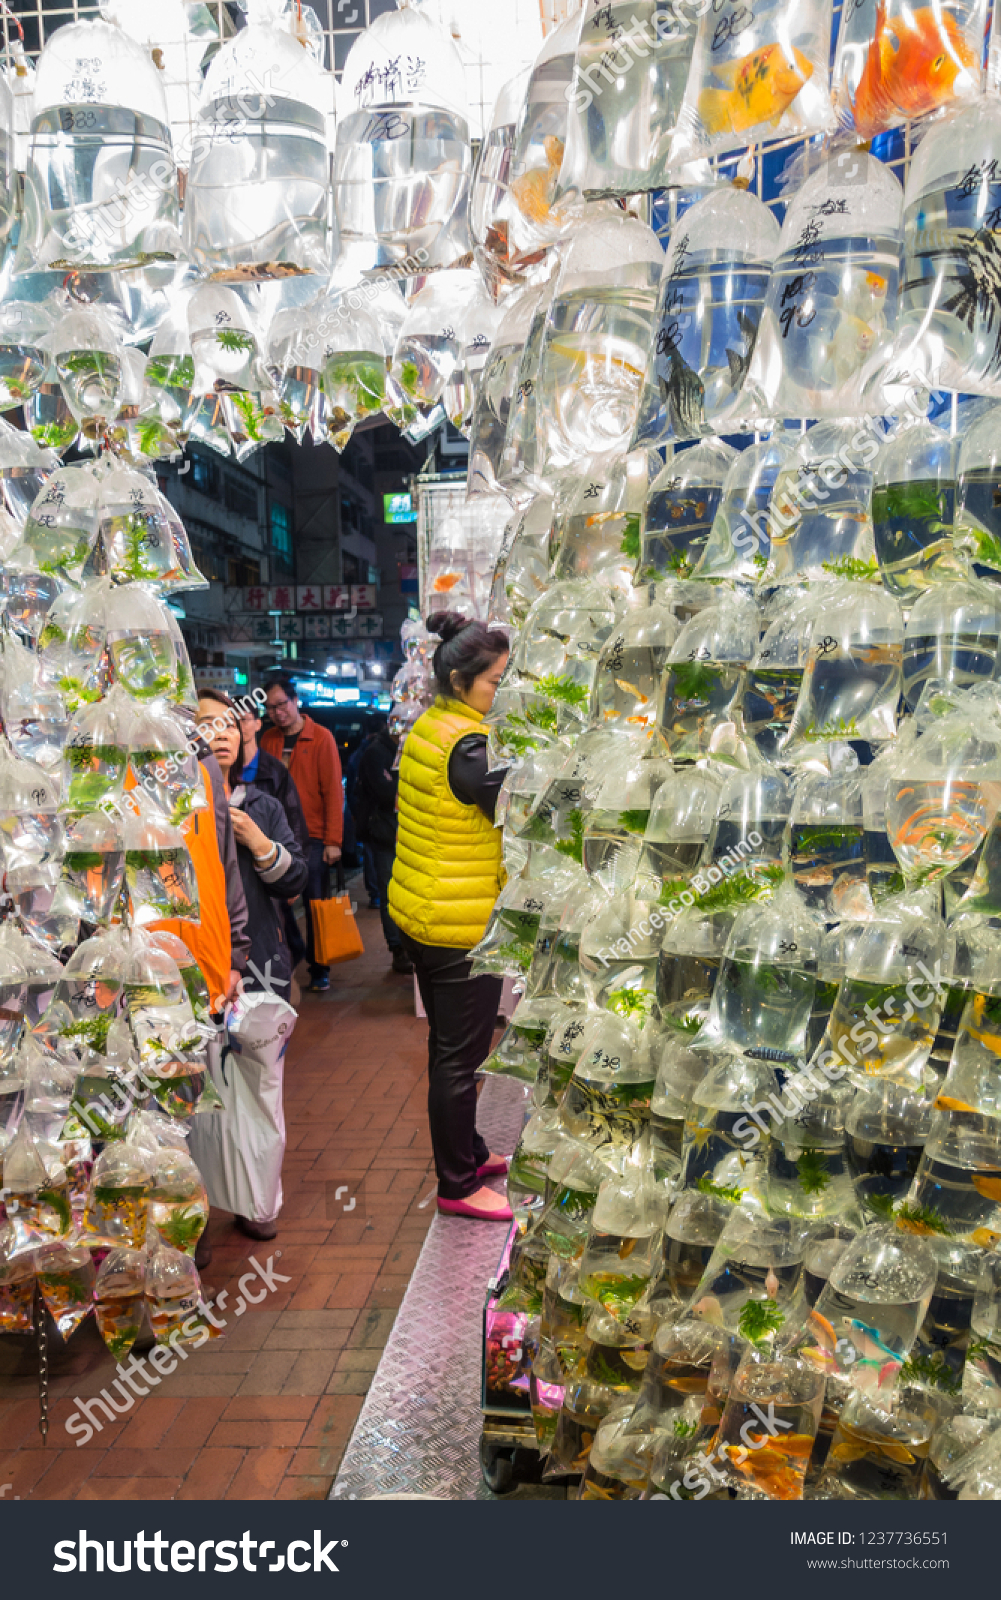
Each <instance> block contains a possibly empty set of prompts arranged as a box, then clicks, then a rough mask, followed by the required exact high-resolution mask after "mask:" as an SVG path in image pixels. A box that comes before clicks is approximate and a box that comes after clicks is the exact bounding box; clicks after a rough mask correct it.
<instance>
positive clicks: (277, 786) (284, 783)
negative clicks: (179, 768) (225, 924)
mask: <svg viewBox="0 0 1001 1600" xmlns="http://www.w3.org/2000/svg"><path fill="white" fill-rule="evenodd" d="M212 692H213V691H210V690H207V689H206V690H203V691H202V699H205V698H206V697H209V698H211V695H212ZM260 732H261V718H260V717H259V716H258V715H257V714H256V713H255V711H254V702H253V701H252V700H249V699H248V700H244V701H242V702H241V704H240V734H241V737H242V739H243V777H244V782H246V783H252V784H254V785H255V787H256V788H258V789H261V790H263V792H264V793H265V794H273V795H274V797H275V799H276V800H278V801H279V802H280V803H281V805H282V807H283V809H284V811H285V815H286V817H287V818H288V824H289V827H290V828H291V829H292V832H293V833H294V834H295V837H296V840H297V842H298V844H299V848H300V849H301V850H302V855H303V860H304V861H308V860H309V829H308V828H307V826H306V818H305V817H304V816H303V811H302V801H301V800H300V799H299V791H298V789H297V788H296V786H295V783H294V782H293V779H292V774H291V773H290V772H289V770H288V768H287V767H286V766H285V764H284V763H283V762H281V761H278V760H277V759H276V758H275V757H274V756H269V755H268V753H267V751H266V750H261V749H260V748H259V747H258V743H257V741H258V738H259V736H260ZM281 917H282V921H283V922H284V924H285V937H286V938H287V940H288V948H289V955H290V956H291V958H292V970H293V971H295V969H296V967H297V966H298V965H299V962H300V961H305V959H306V941H305V940H304V939H303V937H302V933H301V932H300V929H299V923H298V920H297V918H296V915H295V911H294V910H293V907H292V902H291V901H290V900H283V901H282V903H281Z"/></svg>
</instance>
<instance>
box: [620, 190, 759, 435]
mask: <svg viewBox="0 0 1001 1600" xmlns="http://www.w3.org/2000/svg"><path fill="white" fill-rule="evenodd" d="M778 244H779V226H778V223H777V222H776V221H775V218H774V216H773V215H772V213H771V211H770V210H769V209H768V207H767V206H765V205H763V204H762V202H761V201H760V200H758V199H757V198H756V197H755V196H754V195H752V194H750V193H748V191H747V189H746V188H745V187H742V186H737V185H735V186H734V187H732V188H722V189H718V190H714V191H713V192H712V193H711V194H709V195H707V196H706V198H705V199H704V200H699V201H697V202H696V203H695V205H693V206H692V207H691V209H690V210H689V211H686V212H685V214H684V216H683V217H682V218H681V219H680V220H679V221H678V223H677V224H676V225H675V227H674V228H673V229H672V231H671V240H670V244H669V246H668V250H667V257H666V259H665V261H664V270H663V276H662V278H661V284H660V298H659V301H658V307H657V310H658V323H657V331H656V336H655V342H654V345H653V349H652V353H651V356H650V362H649V366H648V369H647V377H646V384H645V387H644V391H643V400H642V404H641V407H640V414H639V421H638V423H637V428H636V442H637V443H643V442H648V443H659V442H660V441H662V440H666V439H669V438H670V439H693V438H699V437H700V436H702V435H704V434H709V433H712V432H713V431H716V432H724V431H727V430H726V428H725V426H724V424H725V423H726V422H727V421H735V419H736V418H737V417H738V416H739V415H740V414H741V399H742V390H743V386H744V379H745V377H746V376H747V370H748V367H749V365H750V362H751V356H752V353H753V350H754V344H755V340H756V339H757V336H758V325H759V323H760V321H761V312H762V307H763V305H764V301H765V290H766V289H767V287H768V275H769V271H770V270H771V265H772V261H773V259H774V257H775V253H776V250H777V249H778ZM732 431H737V430H736V427H734V429H733V430H732Z"/></svg>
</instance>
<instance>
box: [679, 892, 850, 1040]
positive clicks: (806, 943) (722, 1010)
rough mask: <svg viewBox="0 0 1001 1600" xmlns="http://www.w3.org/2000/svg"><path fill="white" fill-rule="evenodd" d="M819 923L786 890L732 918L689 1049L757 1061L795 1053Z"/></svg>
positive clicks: (812, 983) (806, 1011) (807, 1009)
mask: <svg viewBox="0 0 1001 1600" xmlns="http://www.w3.org/2000/svg"><path fill="white" fill-rule="evenodd" d="M823 931H824V930H823V924H822V923H821V922H820V921H819V919H818V918H817V917H815V916H814V915H813V914H812V913H811V912H810V910H809V909H808V907H807V904H806V901H805V900H804V899H803V898H802V897H801V896H800V894H799V893H798V892H797V890H796V889H795V888H793V887H792V885H791V884H787V885H785V886H784V887H783V888H782V889H780V890H779V892H778V893H777V894H776V895H775V896H774V898H773V899H772V900H770V901H769V902H768V904H767V905H762V906H750V907H748V908H747V909H745V910H743V911H740V912H738V913H737V915H736V917H735V918H734V923H733V927H732V929H731V931H730V936H729V939H728V940H727V944H726V949H725V951H724V953H723V961H722V965H721V967H720V972H719V977H718V978H717V980H716V985H715V988H714V989H713V995H712V1001H711V1003H710V1007H709V1015H708V1017H707V1019H706V1022H705V1025H704V1027H703V1028H702V1031H701V1032H700V1033H699V1034H697V1035H696V1038H695V1041H694V1043H695V1045H696V1047H701V1046H705V1048H707V1049H717V1050H730V1051H743V1052H745V1053H750V1054H751V1055H754V1056H758V1057H760V1058H761V1059H762V1060H765V1061H786V1062H788V1061H792V1060H794V1059H795V1058H796V1057H798V1056H800V1055H801V1054H802V1053H803V1049H804V1046H805V1043H806V1029H807V1024H808V1023H809V1020H810V1013H811V1010H812V1008H813V999H814V992H815V990H816V985H817V962H818V957H819V954H820V944H821V939H822V937H823Z"/></svg>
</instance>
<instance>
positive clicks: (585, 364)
mask: <svg viewBox="0 0 1001 1600" xmlns="http://www.w3.org/2000/svg"><path fill="white" fill-rule="evenodd" d="M663 264H664V253H663V249H662V247H661V243H660V240H659V239H658V238H657V235H656V234H655V233H654V232H653V230H652V229H651V228H648V227H646V225H645V224H644V223H642V222H638V221H637V220H636V219H635V218H634V217H629V216H626V215H625V214H624V213H623V212H621V211H615V210H613V209H612V208H611V207H610V206H609V207H608V208H607V210H606V208H605V206H604V204H603V205H602V212H601V215H600V216H596V217H594V218H593V219H590V220H589V221H588V223H587V225H586V226H584V227H581V228H578V229H577V230H576V231H575V232H574V233H573V235H572V236H571V237H570V239H569V240H568V241H567V243H566V244H565V245H561V246H560V265H559V277H558V280H557V283H556V289H555V293H554V296H553V302H552V305H551V307H550V311H549V317H548V321H547V326H546V334H545V341H544V345H543V351H542V362H541V367H540V373H539V390H540V392H539V399H538V419H539V430H540V450H539V455H540V465H541V466H542V468H543V470H552V469H554V468H558V467H560V466H565V465H567V464H568V463H569V462H571V461H575V460H578V459H579V458H580V457H582V456H588V455H600V454H602V453H603V452H606V451H613V450H617V451H622V450H624V449H626V447H627V446H628V444H629V441H630V439H631V438H632V436H633V430H634V428H635V425H636V419H637V412H638V407H639V403H640V395H641V391H642V386H643V377H644V372H645V369H646V359H647V350H648V349H649V347H650V343H651V340H652V337H653V328H654V321H655V317H656V309H657V291H658V286H659V284H660V274H661V268H662V267H663Z"/></svg>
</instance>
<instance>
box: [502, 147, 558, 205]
mask: <svg viewBox="0 0 1001 1600" xmlns="http://www.w3.org/2000/svg"><path fill="white" fill-rule="evenodd" d="M543 147H544V149H545V152H546V162H547V165H546V166H544V167H533V168H532V170H531V171H530V172H524V173H522V175H521V177H520V178H515V179H514V182H513V183H512V184H511V194H512V196H513V198H514V200H515V202H516V204H517V206H518V210H519V211H520V212H521V214H522V216H523V217H527V218H528V220H529V222H545V221H547V220H548V217H549V213H550V211H551V209H552V205H553V196H554V195H555V193H556V180H557V178H558V177H559V175H560V167H561V166H562V165H563V140H562V139H557V137H556V135H555V134H552V133H550V134H547V136H546V138H545V139H544V140H543Z"/></svg>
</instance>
